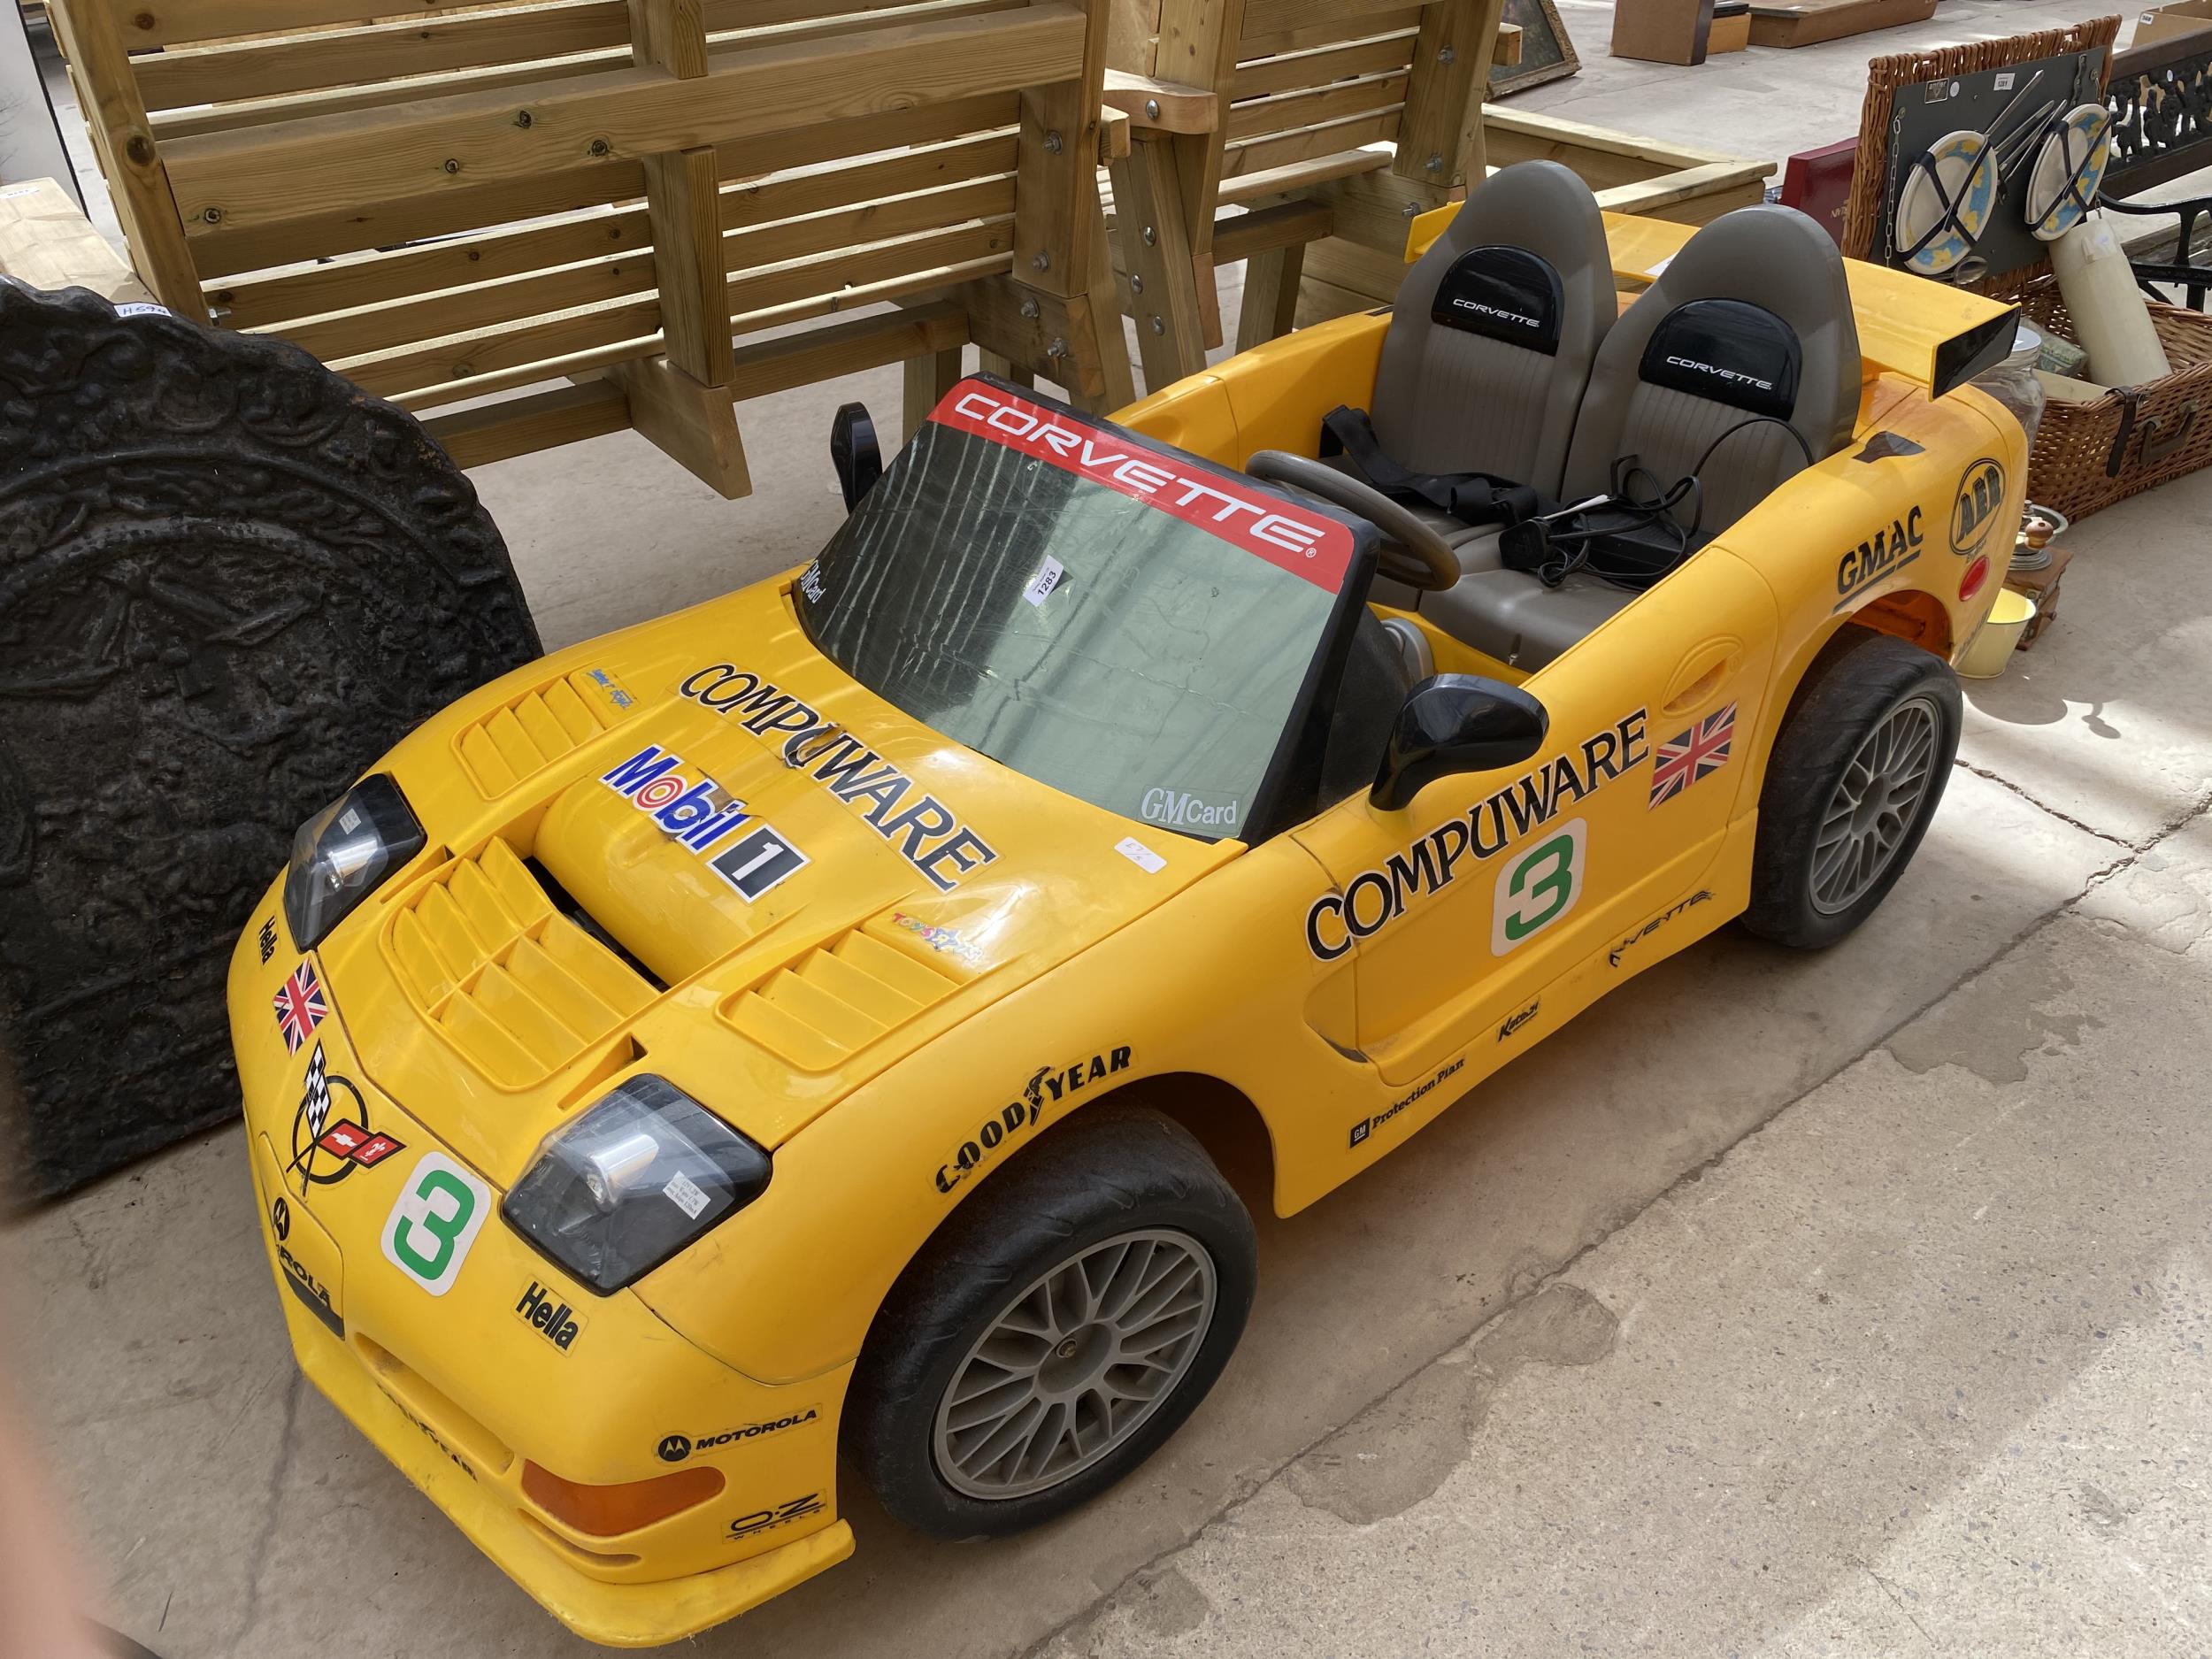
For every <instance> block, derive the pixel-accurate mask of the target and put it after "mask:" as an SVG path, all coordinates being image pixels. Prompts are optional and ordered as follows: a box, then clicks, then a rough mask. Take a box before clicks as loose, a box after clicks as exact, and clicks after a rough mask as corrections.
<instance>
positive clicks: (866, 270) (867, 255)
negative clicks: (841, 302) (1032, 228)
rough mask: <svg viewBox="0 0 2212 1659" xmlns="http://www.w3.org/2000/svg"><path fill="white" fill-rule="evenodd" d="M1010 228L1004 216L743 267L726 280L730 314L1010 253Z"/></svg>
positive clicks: (770, 308)
mask: <svg viewBox="0 0 2212 1659" xmlns="http://www.w3.org/2000/svg"><path fill="white" fill-rule="evenodd" d="M1012 245H1013V230H1012V227H1011V225H1010V222H1009V221H1007V220H1005V219H998V220H994V221H992V222H990V223H988V224H983V225H970V226H964V227H961V228H958V229H956V230H947V231H938V232H936V233H934V234H931V235H927V236H912V237H908V238H907V239H905V240H903V241H901V242H886V243H883V244H882V245H881V246H879V247H874V248H864V249H840V250H837V251H836V252H834V253H832V254H830V255H827V256H826V257H822V258H817V259H807V260H802V261H799V262H797V263H795V264H793V265H777V266H771V267H770V268H768V269H766V270H763V271H746V272H741V273H739V274H737V275H736V276H733V277H732V278H731V279H730V283H729V307H730V313H731V315H732V316H733V318H742V317H744V316H746V315H747V314H748V313H751V312H758V311H774V310H776V309H778V308H780V307H782V306H786V305H792V304H796V303H801V302H803V301H806V300H809V299H812V298H815V297H818V296H836V295H837V294H838V293H839V292H841V290H843V289H847V288H862V287H866V286H868V285H871V284H874V283H879V282H882V281H886V280H890V279H893V278H897V277H902V276H910V275H912V274H914V273H918V272H924V271H929V270H933V269H934V268H937V267H939V266H943V265H963V264H965V263H967V262H969V261H971V260H977V259H984V258H989V257H1010V250H1011V248H1012Z"/></svg>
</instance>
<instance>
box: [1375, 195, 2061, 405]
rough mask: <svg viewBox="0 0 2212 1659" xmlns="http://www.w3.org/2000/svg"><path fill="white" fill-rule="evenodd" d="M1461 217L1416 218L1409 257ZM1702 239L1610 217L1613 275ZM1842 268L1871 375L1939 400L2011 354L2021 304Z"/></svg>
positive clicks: (1863, 266) (1672, 227) (1668, 226)
mask: <svg viewBox="0 0 2212 1659" xmlns="http://www.w3.org/2000/svg"><path fill="white" fill-rule="evenodd" d="M1458 211H1459V204H1457V203H1456V202H1455V203H1452V204H1448V205H1447V206H1444V207H1440V208H1437V209H1436V210H1434V211H1432V212H1427V213H1424V214H1422V215H1421V216H1420V217H1419V218H1418V219H1415V220H1414V221H1413V224H1412V227H1411V229H1410V231H1409V234H1408V235H1407V238H1406V257H1407V259H1408V260H1409V261H1410V260H1413V259H1417V258H1419V257H1421V255H1422V254H1423V253H1425V252H1426V251H1427V250H1428V246H1429V244H1430V243H1431V242H1434V241H1435V240H1436V239H1437V238H1438V237H1439V236H1440V235H1442V234H1444V227H1446V226H1447V225H1448V224H1450V223H1451V221H1452V216H1453V215H1454V214H1455V213H1457V212H1458ZM1696 233H1697V227H1696V226H1694V225H1678V224H1676V223H1674V222H1673V221H1672V220H1671V219H1643V218H1640V217H1638V216H1636V215H1634V214H1630V213H1608V214H1607V215H1606V216H1605V239H1606V242H1607V246H1608V250H1609V253H1610V254H1611V256H1612V260H1613V275H1614V277H1615V278H1616V280H1620V279H1626V280H1629V281H1632V282H1636V283H1645V282H1648V281H1650V280H1652V279H1653V278H1654V277H1655V276H1657V275H1658V274H1659V273H1660V272H1661V271H1662V270H1663V269H1665V265H1666V261H1668V260H1669V259H1671V258H1672V257H1674V256H1675V255H1676V254H1678V253H1679V252H1680V251H1681V250H1682V244H1683V243H1685V242H1688V241H1689V240H1690V238H1691V237H1692V236H1693V235H1694V234H1696ZM1843 268H1844V274H1845V277H1846V279H1847V280H1848V282H1849V283H1850V286H1851V306H1852V310H1853V311H1854V312H1855V317H1856V320H1857V323H1858V329H1859V355H1860V357H1862V358H1863V360H1864V362H1865V365H1866V370H1867V373H1870V374H1872V373H1877V372H1879V371H1886V372H1888V373H1892V374H1901V375H1903V376H1904V377H1905V378H1906V379H1907V380H1916V381H1917V382H1919V383H1920V384H1921V385H1922V386H1924V387H1926V388H1928V394H1929V396H1932V397H1941V396H1944V394H1945V393H1947V392H1953V391H1956V390H1957V389H1958V388H1960V387H1962V386H1963V385H1965V384H1966V382H1967V381H1969V380H1972V379H1973V378H1974V377H1975V376H1976V375H1978V374H1980V373H1984V372H1985V371H1986V370H1988V369H1991V368H1993V367H1995V366H1996V365H1998V364H1999V363H2001V362H2002V361H2003V360H2004V359H2005V358H2006V357H2008V356H2009V355H2010V353H2011V351H2012V345H2013V335H2014V333H2015V331H2016V329H2017V327H2018V326H2019V318H2020V308H2019V307H2018V306H2017V305H2008V304H2005V303H2001V302H2000V301H1997V300H1993V299H1989V298H1986V297H1985V296H1982V295H1979V294H1970V293H1967V292H1965V291H1964V290H1962V289H1959V288H1952V287H1949V286H1948V285H1947V284H1945V283H1941V282H1932V281H1930V280H1927V279H1926V278H1925V277H1916V276H1913V275H1910V274H1909V273H1906V272H1902V271H1892V270H1890V269H1888V268H1887V267H1886V266H1883V265H1869V264H1867V263H1865V262H1864V261H1863V260H1859V259H1847V260H1845V261H1844V262H1843Z"/></svg>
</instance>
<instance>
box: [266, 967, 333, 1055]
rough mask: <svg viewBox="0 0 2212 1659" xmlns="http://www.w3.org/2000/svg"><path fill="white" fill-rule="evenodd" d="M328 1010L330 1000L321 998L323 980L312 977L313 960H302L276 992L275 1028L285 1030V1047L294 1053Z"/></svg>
mask: <svg viewBox="0 0 2212 1659" xmlns="http://www.w3.org/2000/svg"><path fill="white" fill-rule="evenodd" d="M329 1013H330V1004H329V1003H327V1002H325V1001H323V987H322V981H321V980H319V979H317V978H316V977H315V966H314V964H312V963H309V962H303V963H301V964H300V965H299V966H298V967H296V968H295V969H294V970H293V971H292V977H291V978H290V979H287V980H285V982H284V985H283V987H282V988H281V989H280V990H279V991H278V992H277V994H276V1022H277V1029H278V1030H279V1031H280V1032H282V1033H284V1051H285V1053H287V1054H297V1053H298V1052H299V1051H300V1045H301V1044H302V1043H303V1042H305V1041H307V1040H308V1039H309V1038H310V1037H311V1036H313V1035H314V1034H315V1027H316V1026H318V1025H321V1024H322V1023H323V1020H324V1019H325V1018H326V1017H327V1016H328V1015H329Z"/></svg>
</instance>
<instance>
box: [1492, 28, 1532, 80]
mask: <svg viewBox="0 0 2212 1659" xmlns="http://www.w3.org/2000/svg"><path fill="white" fill-rule="evenodd" d="M1526 43H1527V42H1526V36H1525V31H1524V30H1523V29H1522V27H1521V26H1520V25H1519V24H1517V23H1501V24H1499V25H1498V32H1497V35H1496V36H1495V37H1494V39H1493V41H1492V42H1491V45H1490V61H1491V62H1492V63H1493V64H1496V65H1500V66H1501V67H1503V68H1508V69H1509V68H1511V67H1512V66H1513V65H1516V64H1517V63H1519V62H1520V61H1521V52H1522V50H1523V49H1524V48H1525V45H1526Z"/></svg>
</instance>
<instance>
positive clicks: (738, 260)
mask: <svg viewBox="0 0 2212 1659" xmlns="http://www.w3.org/2000/svg"><path fill="white" fill-rule="evenodd" d="M1013 211H1014V181H1013V180H1011V179H1010V178H1002V179H983V180H978V181H976V182H974V183H972V184H964V185H956V186H955V187H953V188H950V189H948V190H928V191H924V192H922V193H920V194H918V195H914V196H893V197H891V198H889V199H888V200H884V201H869V202H864V203H863V204H860V205H858V206H856V207H851V208H848V209H846V210H844V211H841V212H833V213H817V214H814V215H811V216H810V217H808V218H805V219H786V220H783V221H781V222H780V223H777V224H772V225H765V226H762V227H758V228H756V229H752V230H743V231H737V232H734V233H733V234H730V235H728V236H726V237H725V238H724V239H723V259H724V265H723V268H724V270H725V271H726V272H741V271H749V270H754V269H757V268H759V267H762V266H765V265H785V264H788V263H790V262H791V261H793V260H795V259H805V258H809V257H812V256H814V255H816V254H823V253H831V252H833V251H835V250H838V249H841V248H852V247H857V246H860V245H863V244H864V243H868V242H884V241H887V240H889V239H890V238H892V237H895V236H909V235H913V234H918V233H919V232H922V231H928V230H942V229H945V228H947V227H951V226H957V225H964V224H968V223H970V222H971V221H973V220H977V219H1008V218H1010V217H1011V216H1012V214H1013Z"/></svg>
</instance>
